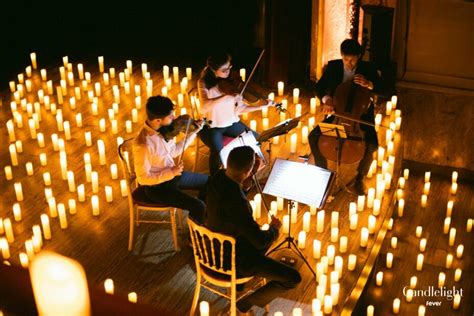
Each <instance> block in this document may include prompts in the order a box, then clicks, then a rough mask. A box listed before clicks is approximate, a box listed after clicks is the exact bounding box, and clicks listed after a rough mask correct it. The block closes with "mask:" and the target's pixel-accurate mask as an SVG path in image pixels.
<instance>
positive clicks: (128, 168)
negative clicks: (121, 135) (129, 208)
mask: <svg viewBox="0 0 474 316" xmlns="http://www.w3.org/2000/svg"><path fill="white" fill-rule="evenodd" d="M132 146H133V138H129V139H127V140H125V141H124V142H123V143H122V144H120V146H119V147H118V155H119V159H120V165H121V166H122V171H123V174H124V176H125V179H126V180H127V190H128V199H129V202H130V203H132V204H133V197H132V192H133V191H135V189H136V188H137V186H138V182H137V177H136V175H135V168H134V164H133V152H132Z"/></svg>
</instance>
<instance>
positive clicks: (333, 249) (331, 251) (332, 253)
mask: <svg viewBox="0 0 474 316" xmlns="http://www.w3.org/2000/svg"><path fill="white" fill-rule="evenodd" d="M335 255H336V247H334V245H329V246H328V247H327V249H326V257H327V258H328V264H329V265H331V266H332V265H333V264H334V256H335Z"/></svg>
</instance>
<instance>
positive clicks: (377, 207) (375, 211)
mask: <svg viewBox="0 0 474 316" xmlns="http://www.w3.org/2000/svg"><path fill="white" fill-rule="evenodd" d="M372 214H374V215H375V216H377V215H379V214H380V200H379V199H374V208H373V210H372Z"/></svg>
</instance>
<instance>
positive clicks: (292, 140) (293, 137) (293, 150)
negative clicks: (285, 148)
mask: <svg viewBox="0 0 474 316" xmlns="http://www.w3.org/2000/svg"><path fill="white" fill-rule="evenodd" d="M297 142H298V135H297V134H296V133H293V134H292V135H291V137H290V153H292V154H294V153H296V146H297Z"/></svg>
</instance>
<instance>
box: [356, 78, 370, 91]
mask: <svg viewBox="0 0 474 316" xmlns="http://www.w3.org/2000/svg"><path fill="white" fill-rule="evenodd" d="M354 83H356V84H358V85H359V86H361V87H364V88H367V89H369V90H373V89H374V84H373V83H372V82H371V81H370V80H367V78H365V77H364V76H363V75H361V74H357V75H355V76H354Z"/></svg>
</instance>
